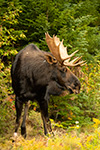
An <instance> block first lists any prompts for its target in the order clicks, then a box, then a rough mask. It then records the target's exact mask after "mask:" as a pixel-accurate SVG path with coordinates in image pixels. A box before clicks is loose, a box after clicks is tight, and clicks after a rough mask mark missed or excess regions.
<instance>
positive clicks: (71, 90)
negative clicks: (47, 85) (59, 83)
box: [67, 86, 79, 94]
mask: <svg viewBox="0 0 100 150" xmlns="http://www.w3.org/2000/svg"><path fill="white" fill-rule="evenodd" d="M67 90H68V91H69V93H70V94H73V93H74V94H78V93H79V91H78V90H76V89H72V87H70V86H68V87H67Z"/></svg>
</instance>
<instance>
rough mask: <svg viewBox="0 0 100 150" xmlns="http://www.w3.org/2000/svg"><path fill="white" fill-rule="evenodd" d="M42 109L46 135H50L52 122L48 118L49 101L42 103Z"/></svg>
mask: <svg viewBox="0 0 100 150" xmlns="http://www.w3.org/2000/svg"><path fill="white" fill-rule="evenodd" d="M40 109H41V116H42V120H43V126H44V134H45V135H46V134H48V131H49V132H51V131H52V128H51V122H50V120H49V117H48V102H47V101H45V100H44V101H42V103H41V104H40Z"/></svg>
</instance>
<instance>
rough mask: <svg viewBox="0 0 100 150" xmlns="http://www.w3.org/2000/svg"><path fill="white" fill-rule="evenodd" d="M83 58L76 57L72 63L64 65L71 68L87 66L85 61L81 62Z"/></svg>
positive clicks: (66, 62) (67, 62)
mask: <svg viewBox="0 0 100 150" xmlns="http://www.w3.org/2000/svg"><path fill="white" fill-rule="evenodd" d="M81 58H82V56H81V57H76V58H75V59H73V60H72V61H70V62H69V61H65V62H64V65H65V66H70V67H75V66H83V65H85V64H86V63H85V61H83V60H82V61H79V60H80V59H81Z"/></svg>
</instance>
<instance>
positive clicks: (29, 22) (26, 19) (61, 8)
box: [0, 0, 100, 137]
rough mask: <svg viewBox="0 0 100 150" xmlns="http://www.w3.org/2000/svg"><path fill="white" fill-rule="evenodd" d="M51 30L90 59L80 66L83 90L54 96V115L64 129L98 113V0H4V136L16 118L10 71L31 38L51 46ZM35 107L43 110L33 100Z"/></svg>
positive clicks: (0, 127) (0, 77)
mask: <svg viewBox="0 0 100 150" xmlns="http://www.w3.org/2000/svg"><path fill="white" fill-rule="evenodd" d="M47 31H48V32H49V34H50V35H51V36H52V35H53V34H55V35H58V37H59V38H60V39H64V45H65V46H67V49H68V53H69V54H70V53H72V52H73V51H75V50H77V49H78V50H79V52H78V53H77V54H76V56H81V55H82V56H83V58H82V59H83V60H86V62H87V64H86V65H85V66H83V67H82V69H80V68H77V70H78V74H77V75H78V77H79V78H80V81H81V84H82V88H81V92H80V94H78V95H74V94H73V95H69V94H68V95H66V96H63V97H51V100H50V104H49V114H50V118H52V119H53V120H54V121H56V122H58V124H57V126H58V127H62V128H64V129H67V128H68V127H69V126H71V127H72V126H74V125H75V122H76V121H78V125H79V126H80V127H83V126H86V125H90V124H92V123H93V118H98V119H100V1H99V0H62V1H61V0H34V1H33V0H0V137H4V136H5V133H9V129H11V130H12V120H14V119H15V107H14V92H13V89H12V87H11V77H10V70H11V65H12V62H13V61H14V58H15V55H16V54H17V53H18V51H19V50H21V49H22V48H23V47H25V46H26V45H27V44H29V43H34V44H35V45H37V47H39V48H40V49H41V50H44V51H49V49H48V47H47V44H46V41H45V32H47ZM74 71H75V68H74ZM31 110H34V111H39V108H38V105H37V104H36V103H31V105H30V112H31ZM8 120H10V121H9V122H8Z"/></svg>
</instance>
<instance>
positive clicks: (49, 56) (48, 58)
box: [46, 54, 57, 64]
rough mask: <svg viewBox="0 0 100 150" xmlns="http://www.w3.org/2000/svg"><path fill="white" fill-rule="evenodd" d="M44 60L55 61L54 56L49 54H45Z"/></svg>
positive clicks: (51, 62)
mask: <svg viewBox="0 0 100 150" xmlns="http://www.w3.org/2000/svg"><path fill="white" fill-rule="evenodd" d="M46 60H47V62H48V63H49V64H55V63H57V60H56V58H55V57H54V56H52V55H50V54H48V55H46Z"/></svg>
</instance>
